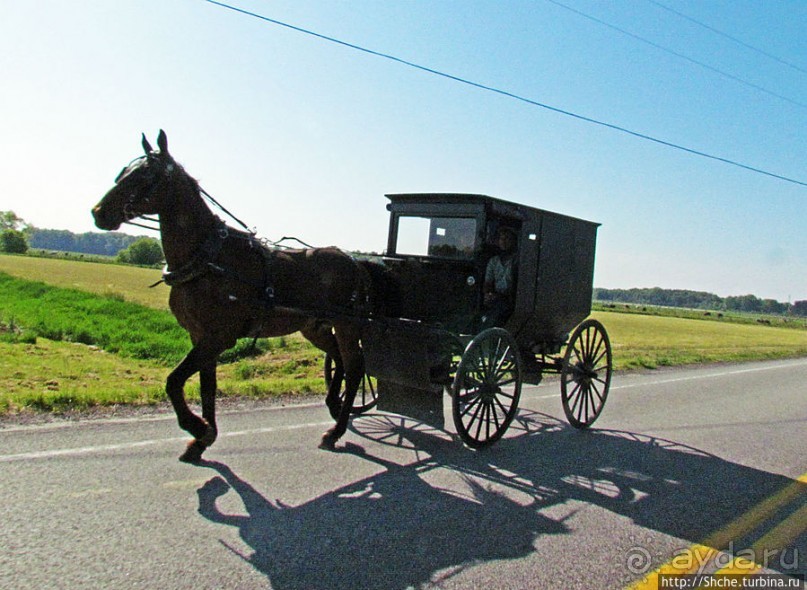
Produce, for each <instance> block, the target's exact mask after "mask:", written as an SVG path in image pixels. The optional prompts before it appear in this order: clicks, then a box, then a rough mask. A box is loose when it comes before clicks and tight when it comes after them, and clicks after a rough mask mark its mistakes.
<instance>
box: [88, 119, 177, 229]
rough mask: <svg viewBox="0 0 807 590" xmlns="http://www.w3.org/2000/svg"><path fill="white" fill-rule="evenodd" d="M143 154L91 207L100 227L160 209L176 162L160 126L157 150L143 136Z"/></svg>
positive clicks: (121, 173) (117, 226) (114, 225)
mask: <svg viewBox="0 0 807 590" xmlns="http://www.w3.org/2000/svg"><path fill="white" fill-rule="evenodd" d="M142 143H143V151H144V152H145V155H144V156H140V157H138V158H135V159H134V160H132V161H131V162H130V163H129V164H128V165H127V166H125V167H124V168H123V170H121V171H120V174H118V176H117V178H115V186H113V187H112V188H111V189H109V192H107V194H105V195H104V198H102V199H101V201H100V202H99V203H98V204H97V205H96V206H95V207H93V210H92V214H93V217H94V218H95V225H96V226H97V227H98V228H99V229H104V230H114V229H118V228H119V227H120V226H121V224H122V223H125V222H127V221H130V220H132V219H134V218H136V217H141V216H143V215H157V214H159V213H160V209H161V208H162V201H163V200H164V198H165V193H166V189H167V188H168V187H167V185H168V181H169V180H170V177H171V174H172V173H173V172H174V171H175V170H176V169H177V163H176V162H175V161H174V158H172V157H171V154H169V153H168V138H167V137H166V135H165V132H164V131H163V130H162V129H161V130H160V133H159V135H158V136H157V146H158V147H159V150H154V149H152V147H151V144H149V142H148V140H147V139H146V136H145V134H144V135H143V142H142Z"/></svg>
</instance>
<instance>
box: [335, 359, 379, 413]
mask: <svg viewBox="0 0 807 590" xmlns="http://www.w3.org/2000/svg"><path fill="white" fill-rule="evenodd" d="M333 371H334V362H333V359H332V358H331V355H329V354H326V355H325V385H326V386H327V387H328V388H330V386H331V381H333ZM344 401H345V390H344V389H342V390H341V391H340V392H339V403H340V404H342V403H344ZM377 403H378V381H377V380H376V378H375V377H370V375H368V374H367V373H365V374H364V375H363V376H362V378H361V383H359V389H358V390H356V397H355V399H354V400H353V409H352V410H351V411H350V413H351V414H364V413H365V412H367V411H368V410H371V409H372V408H374V407H375V405H376V404H377Z"/></svg>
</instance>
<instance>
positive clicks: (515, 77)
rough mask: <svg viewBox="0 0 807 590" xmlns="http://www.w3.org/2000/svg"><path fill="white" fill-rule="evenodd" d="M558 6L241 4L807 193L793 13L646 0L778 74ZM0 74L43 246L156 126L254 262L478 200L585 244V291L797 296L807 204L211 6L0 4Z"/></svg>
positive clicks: (535, 1)
mask: <svg viewBox="0 0 807 590" xmlns="http://www.w3.org/2000/svg"><path fill="white" fill-rule="evenodd" d="M559 1H561V2H562V4H564V5H565V6H566V7H564V6H560V5H558V4H557V3H554V2H551V1H548V0H530V1H508V0H501V1H493V0H491V1H482V0H467V1H451V0H446V1H425V0H423V1H413V0H409V1H401V2H391V1H381V0H374V1H364V0H350V1H347V0H343V1H331V2H321V1H313V0H288V1H266V0H264V1H258V0H255V1H248V0H238V1H236V0H233V2H232V3H233V4H234V5H237V6H239V7H241V8H244V9H246V10H251V11H254V12H257V13H260V14H262V15H265V16H267V17H270V18H273V19H277V20H280V21H284V22H288V23H291V24H293V25H296V26H299V27H303V28H306V29H311V30H313V31H316V32H318V33H321V34H323V35H328V36H332V37H335V38H338V39H342V40H344V41H347V42H350V43H354V44H357V45H361V46H364V47H368V48H370V49H373V50H376V51H380V52H383V53H388V54H391V55H394V56H396V57H399V58H401V59H405V60H409V61H412V62H415V63H418V64H421V65H423V66H427V67H430V68H433V69H436V70H440V71H443V72H446V73H449V74H452V75H456V76H459V77H464V78H467V79H469V80H472V81H474V82H478V83H481V84H485V85H488V86H492V87H496V88H499V89H502V90H505V91H508V92H512V93H514V94H518V95H520V96H524V97H526V98H529V99H532V100H535V101H538V102H541V103H544V104H548V105H551V106H554V107H557V108H561V109H564V110H567V111H571V112H574V113H577V114H580V115H583V116H586V117H590V118H593V119H598V120H601V121H605V122H608V123H611V124H614V125H618V126H622V127H626V128H629V129H631V130H633V131H637V132H640V133H644V134H647V135H651V136H653V137H656V138H659V139H663V140H666V141H670V142H673V143H677V144H681V145H684V146H686V147H688V148H692V149H696V150H700V151H704V152H708V153H710V154H713V155H716V156H719V157H723V158H727V159H731V160H736V161H739V162H742V163H744V164H747V165H750V166H754V167H757V168H761V169H764V170H767V171H769V172H772V173H775V174H780V175H783V176H787V177H791V178H794V179H797V180H800V181H802V182H805V181H807V169H806V168H805V162H807V133H805V131H807V125H806V124H807V35H805V34H804V31H805V29H807V3H804V2H802V1H800V0H799V1H796V0H794V1H787V0H757V1H747V0H725V1H723V0H700V1H695V0H691V1H690V0H658V1H659V2H660V3H661V4H663V5H665V6H667V7H669V8H672V9H674V10H676V11H678V12H680V13H682V14H685V15H687V16H689V17H691V18H693V19H696V20H698V21H700V22H701V23H704V24H707V25H709V26H711V27H714V28H716V29H719V30H720V31H722V32H725V33H727V34H730V35H731V36H733V37H735V38H737V39H739V40H741V41H743V42H744V43H747V44H749V45H752V46H753V47H755V48H758V49H761V50H764V51H765V52H767V53H769V54H771V55H774V56H777V57H778V58H780V59H782V60H784V61H786V62H788V63H789V64H790V65H787V64H783V63H781V62H779V61H776V60H774V59H772V58H770V57H768V56H765V55H762V54H761V53H759V52H757V51H753V50H751V49H749V48H747V47H744V46H742V45H740V44H738V43H736V42H734V41H732V40H730V39H727V38H726V37H723V36H720V35H718V34H716V33H714V32H712V31H709V30H707V29H706V28H704V27H702V26H699V25H698V24H696V23H693V22H692V21H690V20H686V19H685V18H682V17H681V16H678V15H676V14H673V13H672V12H670V11H668V10H665V9H663V8H662V7H660V6H659V5H657V4H655V3H654V2H652V1H651V0H614V1H611V2H606V1H598V0H559ZM569 8H572V9H574V10H575V11H578V12H582V13H584V14H586V15H588V16H589V17H591V18H586V17H584V16H581V15H580V14H578V12H573V11H572V10H569ZM592 18H594V19H598V20H599V21H602V22H607V23H609V24H611V25H613V26H614V27H618V28H620V29H622V30H624V31H627V32H629V33H631V34H633V35H637V36H640V37H642V38H644V39H646V40H648V41H650V42H652V43H654V44H656V45H659V46H663V47H664V48H666V49H668V50H669V51H663V50H661V49H659V48H657V47H654V46H651V45H650V44H648V43H645V42H641V41H639V40H637V39H636V38H634V37H631V36H629V35H626V34H624V33H620V32H618V31H616V30H614V29H613V28H611V27H608V26H605V25H603V24H602V23H599V22H595V21H594V20H592ZM670 51H672V52H676V53H679V54H681V55H684V56H686V57H687V58H689V59H690V60H695V61H698V62H701V63H703V64H706V65H707V66H709V68H713V69H718V70H720V71H722V72H725V74H727V75H723V74H719V73H716V72H715V71H713V69H708V68H706V67H702V66H698V65H696V64H694V63H692V61H687V60H686V59H683V58H682V57H679V56H675V55H672V54H671V53H670ZM794 66H795V67H794ZM0 76H2V90H0V113H2V114H1V115H0V134H2V141H1V142H0V210H8V209H11V210H14V211H15V212H16V213H17V214H18V215H20V216H21V217H23V218H25V219H26V220H28V221H29V222H31V223H33V224H34V225H36V226H38V227H44V228H56V229H69V230H72V231H77V232H80V231H90V230H93V229H94V228H93V225H92V219H91V216H90V213H89V211H90V208H91V206H92V205H93V204H94V203H95V202H96V201H97V200H98V199H99V198H100V197H101V196H102V195H103V193H104V192H105V191H106V190H107V189H108V188H109V187H110V186H111V184H112V180H113V179H114V177H115V175H116V174H117V172H118V171H119V170H120V168H121V167H122V166H123V165H124V164H126V163H127V162H128V161H129V160H130V159H132V158H133V157H135V156H137V155H138V154H139V149H140V148H139V145H140V144H139V138H140V133H141V132H143V131H145V132H146V133H147V135H148V136H149V137H150V138H151V139H152V142H154V139H155V138H156V133H157V131H158V130H159V129H160V128H163V129H165V130H166V132H167V133H168V137H169V146H170V149H171V152H172V153H173V154H174V156H175V157H176V158H177V160H179V161H180V162H181V163H183V164H184V165H185V167H186V169H187V170H188V172H189V173H191V174H192V175H193V176H195V177H197V178H198V179H199V180H200V182H201V183H202V186H204V187H205V188H206V189H207V191H208V192H210V193H211V194H213V195H214V196H215V197H216V198H217V199H218V200H219V201H220V202H222V203H223V204H224V205H225V206H227V207H228V208H230V209H231V210H232V211H233V212H234V213H235V214H236V215H237V216H239V217H240V218H242V219H244V220H246V221H247V222H248V223H249V224H250V225H252V226H254V227H256V228H257V230H258V233H259V234H260V235H261V236H265V237H267V238H270V239H276V238H279V237H281V236H284V235H295V236H298V237H300V238H301V239H303V240H305V241H306V242H309V243H313V244H317V245H331V244H333V245H338V246H341V247H343V248H345V249H360V250H375V251H380V250H381V249H383V247H384V245H385V243H386V239H385V237H386V231H387V212H386V210H385V204H386V199H385V198H384V196H383V195H384V194H385V193H394V192H421V191H422V192H430V191H434V192H473V193H483V194H489V195H492V196H496V197H499V198H503V199H507V200H511V201H515V202H520V203H524V204H527V205H531V206H535V207H540V208H544V209H549V210H552V211H558V212H560V213H565V214H569V215H574V216H577V217H582V218H585V219H589V220H593V221H598V222H600V223H602V227H601V228H600V233H599V236H598V249H597V263H596V271H595V285H596V286H599V287H611V288H616V287H621V288H628V287H653V286H659V287H664V288H680V289H693V290H702V291H711V292H714V293H717V294H719V295H722V296H727V295H742V294H747V293H753V294H755V295H757V296H759V297H763V298H774V299H777V300H780V301H787V300H800V299H807V232H805V230H804V226H805V221H807V187H804V186H799V185H796V184H792V183H787V182H783V181H781V180H776V179H773V178H769V177H766V176H763V175H759V174H755V173H752V172H749V171H746V170H742V169H739V168H736V167H733V166H729V165H726V164H723V163H719V162H715V161H711V160H707V159H703V158H699V157H696V156H693V155H690V154H686V153H683V152H680V151H676V150H673V149H670V148H667V147H663V146H660V145H657V144H653V143H650V142H647V141H643V140H640V139H637V138H635V137H631V136H628V135H625V134H621V133H618V132H616V131H613V130H610V129H606V128H603V127H599V126H595V125H592V124H590V123H586V122H583V121H580V120H576V119H573V118H570V117H566V116H563V115H560V114H558V113H554V112H551V111H548V110H546V109H542V108H538V107H535V106H531V105H528V104H525V103H523V102H519V101H516V100H513V99H511V98H507V97H504V96H501V95H497V94H493V93H490V92H485V91H483V90H480V89H476V88H472V87H469V86H467V85H463V84H459V83H457V82H453V81H451V80H447V79H445V78H440V77H437V76H434V75H430V74H427V73H424V72H422V71H418V70H414V69H411V68H407V67H405V66H402V65H400V64H396V63H393V62H391V61H388V60H384V59H380V58H377V57H373V56H370V55H367V54H363V53H359V52H356V51H354V50H351V49H349V48H345V47H341V46H337V45H334V44H331V43H327V42H325V41H322V40H319V39H315V38H313V37H310V36H306V35H303V34H301V33H298V32H295V31H292V30H289V29H285V28H282V27H278V26H276V25H271V24H268V23H265V22H262V21H260V20H256V19H253V18H249V17H246V16H243V15H240V14H237V13H234V12H232V11H228V10H225V9H222V8H220V7H217V6H214V5H212V4H209V3H207V2H204V1H203V0H139V1H134V0H114V1H113V0H74V1H71V2H69V3H68V2H62V1H37V2H11V1H8V0H6V1H3V2H0ZM735 78H739V79H740V80H741V81H738V80H737V79H735ZM756 87H759V88H756ZM776 95H778V96H776ZM140 231H141V230H136V232H137V233H140Z"/></svg>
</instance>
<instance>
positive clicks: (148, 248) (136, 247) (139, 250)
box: [118, 238, 165, 266]
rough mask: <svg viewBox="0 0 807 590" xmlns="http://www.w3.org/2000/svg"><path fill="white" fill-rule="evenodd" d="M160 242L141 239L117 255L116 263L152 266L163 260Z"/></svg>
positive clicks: (151, 239) (152, 239)
mask: <svg viewBox="0 0 807 590" xmlns="http://www.w3.org/2000/svg"><path fill="white" fill-rule="evenodd" d="M164 256H165V255H164V254H163V249H162V246H160V241H159V240H155V239H154V238H141V239H139V240H137V241H136V242H134V243H133V244H132V245H131V246H129V247H128V248H126V249H125V250H121V251H120V253H118V261H120V262H125V263H128V264H142V265H144V266H154V265H155V264H159V263H160V262H162V261H163V259H164Z"/></svg>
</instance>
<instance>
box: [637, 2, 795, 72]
mask: <svg viewBox="0 0 807 590" xmlns="http://www.w3.org/2000/svg"><path fill="white" fill-rule="evenodd" d="M647 1H648V2H650V3H651V4H655V5H656V6H658V7H659V8H662V9H664V10H666V11H667V12H671V13H673V14H675V15H677V16H680V17H681V18H683V19H685V20H688V21H690V22H692V23H695V24H696V25H698V26H700V27H703V28H704V29H706V30H708V31H711V32H713V33H715V34H717V35H720V36H721V37H725V38H726V39H729V40H730V41H733V42H734V43H737V44H738V45H742V46H743V47H745V48H746V49H750V50H751V51H755V52H757V53H759V54H760V55H764V56H765V57H767V58H769V59H772V60H774V61H777V62H779V63H780V64H783V65H786V66H787V67H789V68H792V69H794V70H797V71H799V72H801V73H802V74H807V70H806V69H804V68H802V67H800V66H798V65H796V64H794V63H791V62H789V61H787V60H784V59H782V58H781V57H778V56H776V55H774V54H772V53H770V52H768V51H765V50H764V49H760V48H759V47H754V46H753V45H751V44H750V43H746V42H745V41H743V40H742V39H738V38H737V37H734V36H732V35H729V34H728V33H725V32H723V31H721V30H720V29H716V28H715V27H713V26H711V25H707V24H706V23H703V22H701V21H699V20H697V19H695V18H692V17H691V16H689V15H686V14H684V13H683V12H679V11H678V10H675V9H674V8H670V7H669V6H666V5H664V4H662V3H661V2H656V0H647Z"/></svg>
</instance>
